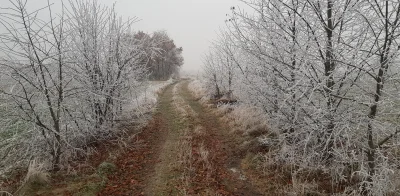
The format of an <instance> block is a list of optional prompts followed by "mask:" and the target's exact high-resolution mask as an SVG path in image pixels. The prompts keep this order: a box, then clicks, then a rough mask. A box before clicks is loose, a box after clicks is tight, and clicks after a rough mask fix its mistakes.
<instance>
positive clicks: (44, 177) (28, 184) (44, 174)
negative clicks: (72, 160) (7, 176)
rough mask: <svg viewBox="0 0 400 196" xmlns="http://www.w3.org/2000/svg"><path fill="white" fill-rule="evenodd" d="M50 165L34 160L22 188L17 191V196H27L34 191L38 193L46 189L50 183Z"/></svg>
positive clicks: (30, 164)
mask: <svg viewBox="0 0 400 196" xmlns="http://www.w3.org/2000/svg"><path fill="white" fill-rule="evenodd" d="M48 168H49V164H47V163H44V162H40V161H38V160H32V161H30V163H29V166H28V172H27V173H26V176H25V178H24V180H23V181H22V183H21V185H20V187H19V188H18V190H17V191H16V194H17V195H27V194H29V193H31V192H32V191H36V190H38V189H40V188H41V187H44V186H46V185H48V184H49V182H50V173H49V172H48Z"/></svg>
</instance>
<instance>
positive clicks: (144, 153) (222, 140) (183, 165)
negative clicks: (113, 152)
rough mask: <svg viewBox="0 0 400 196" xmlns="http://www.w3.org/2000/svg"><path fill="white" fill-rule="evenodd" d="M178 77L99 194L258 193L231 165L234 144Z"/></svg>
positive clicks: (119, 159)
mask: <svg viewBox="0 0 400 196" xmlns="http://www.w3.org/2000/svg"><path fill="white" fill-rule="evenodd" d="M188 83H189V80H183V81H180V82H178V83H176V84H173V85H170V86H169V87H167V88H166V89H165V90H164V92H163V93H162V94H161V95H160V96H159V103H158V109H157V111H156V113H155V114H154V116H153V119H152V120H151V121H150V122H149V124H148V125H147V126H146V127H145V128H144V130H143V131H142V132H141V133H140V134H138V136H137V141H138V142H137V143H138V144H137V145H136V146H137V147H136V148H133V149H128V150H127V152H125V153H123V154H122V155H121V156H120V157H119V158H118V161H117V163H116V165H117V167H118V171H117V172H116V173H115V174H113V175H112V176H110V177H109V179H108V182H107V184H106V187H105V188H104V189H103V191H102V192H101V193H99V194H98V195H255V196H257V195H262V194H260V193H258V192H257V191H256V190H255V189H254V188H253V187H252V185H250V184H249V182H248V181H246V180H244V179H240V177H239V176H238V175H237V173H236V174H235V173H234V172H232V171H231V170H230V168H231V167H239V166H238V164H239V162H240V160H239V158H235V149H236V148H237V146H235V145H234V143H233V142H231V141H229V140H230V139H229V138H230V137H226V134H227V133H228V132H229V131H228V130H226V129H227V128H226V127H225V126H223V125H221V124H220V122H219V120H218V118H217V116H216V115H215V114H213V113H212V112H211V111H210V109H208V108H205V107H203V106H202V105H201V104H200V103H199V102H197V101H195V100H194V98H193V96H192V95H191V93H190V92H189V90H188V88H187V86H188Z"/></svg>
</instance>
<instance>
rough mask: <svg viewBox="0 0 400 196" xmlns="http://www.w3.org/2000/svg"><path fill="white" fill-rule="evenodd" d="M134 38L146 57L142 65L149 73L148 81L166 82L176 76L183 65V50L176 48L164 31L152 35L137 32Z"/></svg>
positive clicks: (143, 58)
mask: <svg viewBox="0 0 400 196" xmlns="http://www.w3.org/2000/svg"><path fill="white" fill-rule="evenodd" d="M135 38H136V39H137V40H138V41H140V42H142V43H143V44H142V46H143V47H144V48H143V51H145V52H146V55H145V56H143V57H142V63H144V64H145V65H146V68H147V70H148V71H149V79H150V80H167V79H168V78H170V77H175V76H177V75H178V72H179V68H180V67H181V66H182V65H183V57H182V51H183V49H182V47H177V46H176V45H175V43H174V40H173V39H171V38H170V37H169V35H168V34H167V33H166V32H165V31H156V32H154V33H153V34H152V35H149V34H147V33H144V32H143V31H139V32H138V33H137V34H135ZM155 49H156V50H155Z"/></svg>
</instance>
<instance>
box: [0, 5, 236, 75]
mask: <svg viewBox="0 0 400 196" xmlns="http://www.w3.org/2000/svg"><path fill="white" fill-rule="evenodd" d="M64 2H65V3H68V0H64ZM99 2H101V3H102V4H105V5H108V6H112V5H113V3H114V2H115V3H116V10H117V12H118V13H119V14H120V16H122V17H124V18H128V17H134V16H136V17H138V18H139V19H140V21H139V22H137V23H136V24H135V26H134V28H135V30H142V31H144V32H147V33H152V32H154V31H156V30H165V31H167V32H168V34H169V35H170V37H171V38H172V39H174V41H175V44H176V45H177V46H178V47H183V57H184V59H185V64H184V65H183V70H198V69H201V64H202V61H201V57H202V56H203V54H204V53H205V52H207V50H208V47H209V46H210V45H211V44H210V43H211V42H212V41H213V40H215V39H216V38H217V33H218V31H219V29H220V28H221V27H224V26H225V19H227V16H226V14H229V13H230V7H232V6H237V5H239V4H240V1H239V0H99ZM50 3H53V5H52V10H53V11H54V12H57V11H58V12H59V11H60V10H61V0H50ZM46 5H47V0H28V4H27V8H28V11H34V10H37V9H39V8H43V7H45V6H46ZM10 6H11V4H10V2H9V0H0V7H2V8H5V7H10ZM241 7H243V6H241ZM42 14H43V15H42ZM39 15H40V16H43V17H48V13H47V10H42V11H41V13H40V14H39ZM0 31H2V30H1V29H0Z"/></svg>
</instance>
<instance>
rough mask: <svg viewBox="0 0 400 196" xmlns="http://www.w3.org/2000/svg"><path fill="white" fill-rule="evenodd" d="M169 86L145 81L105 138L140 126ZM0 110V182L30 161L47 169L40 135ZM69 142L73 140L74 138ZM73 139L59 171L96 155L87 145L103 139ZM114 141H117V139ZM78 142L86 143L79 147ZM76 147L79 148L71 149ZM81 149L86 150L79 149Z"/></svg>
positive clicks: (124, 107)
mask: <svg viewBox="0 0 400 196" xmlns="http://www.w3.org/2000/svg"><path fill="white" fill-rule="evenodd" d="M173 82H174V81H173V80H168V81H147V82H145V83H143V84H142V85H141V86H140V87H138V88H136V91H135V92H132V93H131V95H130V100H127V101H125V102H124V105H123V108H122V112H123V114H122V115H121V116H120V118H119V119H116V123H117V126H114V127H110V129H112V131H109V132H111V133H113V135H109V136H110V137H115V136H117V137H118V136H126V130H124V127H125V126H118V124H121V125H122V124H129V123H134V124H136V125H144V124H145V123H146V122H147V120H148V119H149V116H150V114H151V113H152V111H153V110H154V109H155V106H156V104H157V99H158V95H159V94H160V93H161V92H162V90H163V89H164V88H165V87H166V86H168V85H169V84H171V83H173ZM0 109H1V111H3V112H2V113H1V114H0V115H1V120H0V123H1V124H0V181H2V180H3V179H6V178H8V175H9V174H11V173H10V172H12V171H15V169H17V168H20V169H23V170H26V168H28V166H29V165H31V164H30V163H32V162H31V160H35V164H36V165H51V164H50V163H49V160H51V159H50V157H49V156H50V155H49V154H47V153H45V152H47V150H46V149H44V148H46V142H45V139H44V138H43V137H42V135H40V134H38V133H40V132H38V131H37V130H34V129H33V128H32V126H30V123H29V122H24V121H23V119H18V118H16V117H14V116H13V115H8V116H7V115H5V114H10V113H12V111H8V112H4V111H7V109H9V108H6V107H0ZM93 129H94V127H93ZM130 129H132V127H131V128H130ZM94 133H97V132H94ZM82 137H86V138H82ZM70 138H72V139H73V138H74V137H70ZM76 138H77V139H79V142H74V141H68V144H69V145H71V146H67V147H66V150H65V151H64V152H63V155H62V159H63V160H62V163H63V165H62V168H64V169H67V168H69V166H68V165H69V164H70V163H71V161H74V159H76V158H77V157H81V156H87V155H90V154H91V153H93V152H95V151H96V149H95V148H93V147H89V145H90V144H89V142H90V143H92V142H96V141H93V140H96V138H102V140H103V139H106V138H104V136H96V135H94V134H87V135H80V136H78V137H76ZM110 139H111V138H110ZM114 139H116V140H118V138H114ZM114 139H113V140H114ZM82 141H84V142H88V143H86V144H82ZM77 144H79V146H74V145H77ZM82 146H84V147H85V146H86V147H87V148H82ZM48 169H50V167H49V168H44V167H41V171H47V170H48ZM28 171H30V170H28ZM0 186H1V184H0ZM0 189H1V188H0Z"/></svg>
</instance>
